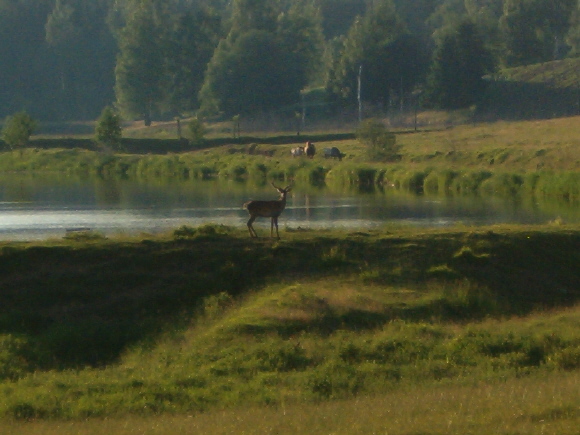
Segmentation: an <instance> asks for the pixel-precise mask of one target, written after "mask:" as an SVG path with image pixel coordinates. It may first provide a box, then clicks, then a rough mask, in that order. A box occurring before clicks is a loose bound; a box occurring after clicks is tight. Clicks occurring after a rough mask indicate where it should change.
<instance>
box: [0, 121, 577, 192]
mask: <svg viewBox="0 0 580 435" xmlns="http://www.w3.org/2000/svg"><path fill="white" fill-rule="evenodd" d="M579 120H580V118H578V117H571V118H560V119H553V120H543V121H522V122H497V123H489V124H476V125H459V126H455V127H453V128H448V129H436V130H432V131H429V130H420V131H394V133H395V136H396V149H397V154H396V155H394V156H391V157H390V158H389V159H388V161H383V162H377V161H369V160H368V149H367V148H365V146H364V145H362V144H361V143H360V142H359V141H358V140H357V139H356V138H354V137H353V135H352V134H342V135H341V134H323V133H319V134H316V135H312V137H313V138H314V139H316V140H318V142H316V144H317V147H318V153H317V155H316V156H315V157H314V159H306V158H292V157H291V154H290V149H291V148H293V147H295V146H297V145H301V144H302V141H303V140H305V138H301V137H294V138H293V137H290V136H274V137H259V138H258V137H255V138H253V141H252V139H251V138H250V137H246V138H244V140H243V141H241V139H240V140H234V139H225V138H218V139H214V140H213V142H212V141H208V142H207V143H206V146H205V147H204V148H202V149H197V150H193V151H183V152H175V153H167V154H165V153H164V154H155V153H148V154H136V153H130V154H128V153H118V154H113V153H110V152H102V151H98V150H87V149H80V148H70V149H64V148H58V147H57V148H50V149H40V148H24V149H20V150H17V151H12V152H10V151H7V152H3V153H1V154H0V171H2V172H14V171H21V172H42V171H44V172H59V173H62V174H69V175H83V176H86V175H97V176H101V177H129V178H133V179H153V178H179V179H206V178H214V177H221V178H229V179H238V180H249V181H251V182H258V183H266V182H267V181H268V180H271V179H276V180H294V181H297V182H301V183H308V184H318V185H320V184H326V185H329V186H341V185H355V186H361V187H364V188H369V187H370V188H378V189H382V188H385V187H395V188H399V189H404V190H410V191H414V192H425V193H429V194H464V193H468V194H472V193H480V194H492V195H513V194H519V193H525V194H536V195H545V196H553V197H557V198H562V199H566V200H569V199H571V200H577V199H578V198H579V197H580V177H579V176H578V173H577V169H578V168H579V167H580V151H579V150H580V143H579V141H580V139H578V138H580V122H579ZM44 141H46V139H44V140H43V139H41V140H39V142H38V145H41V144H43V143H44ZM133 141H134V142H127V143H129V144H135V145H131V146H136V147H138V146H139V145H136V144H138V143H140V141H139V140H137V139H133ZM144 142H147V141H146V140H145V141H144ZM157 142H159V143H160V144H162V143H164V141H163V140H158V141H157ZM239 142H242V143H239ZM63 143H64V142H63ZM32 145H33V146H34V142H33V144H32ZM53 145H54V144H53ZM69 145H70V144H69ZM143 146H145V145H143ZM148 146H149V145H148ZM181 146H183V145H181ZM333 146H336V147H338V148H339V149H340V150H341V152H342V153H343V154H344V155H345V157H344V158H343V159H342V161H338V160H335V159H325V158H324V153H323V148H329V147H333ZM155 147H162V145H152V148H153V149H155Z"/></svg>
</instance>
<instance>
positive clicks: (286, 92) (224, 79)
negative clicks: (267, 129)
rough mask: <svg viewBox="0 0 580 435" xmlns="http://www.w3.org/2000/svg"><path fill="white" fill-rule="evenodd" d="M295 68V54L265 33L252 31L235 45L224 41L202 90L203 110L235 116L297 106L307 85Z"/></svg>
mask: <svg viewBox="0 0 580 435" xmlns="http://www.w3.org/2000/svg"><path fill="white" fill-rule="evenodd" d="M296 68H297V63H296V59H294V55H293V54H292V53H291V52H287V51H286V50H285V48H284V47H283V46H282V45H281V44H280V43H279V41H278V40H277V39H276V37H275V35H274V34H272V33H269V32H266V31H264V30H249V31H246V32H245V33H243V34H242V35H241V36H240V37H239V38H237V39H236V40H235V41H233V42H229V41H222V42H221V43H220V45H219V46H218V48H217V49H216V52H215V54H214V57H213V58H212V60H211V62H210V63H209V65H208V70H207V74H206V79H205V83H204V85H203V87H202V89H201V91H200V99H201V103H202V110H203V112H204V113H215V112H216V111H220V112H223V113H224V114H225V115H226V116H232V115H235V114H239V113H241V114H245V113H255V112H260V111H267V110H272V109H274V108H277V107H279V106H284V105H288V104H295V103H297V102H298V101H299V98H300V90H301V89H302V87H303V86H304V85H305V79H304V77H301V76H300V75H299V74H298V73H297V71H296ZM274 89H275V90H276V91H275V92H273V90H274Z"/></svg>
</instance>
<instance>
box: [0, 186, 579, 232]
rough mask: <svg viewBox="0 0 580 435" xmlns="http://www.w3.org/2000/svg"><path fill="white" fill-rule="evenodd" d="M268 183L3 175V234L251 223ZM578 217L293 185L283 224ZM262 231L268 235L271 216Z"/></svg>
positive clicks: (563, 210)
mask: <svg viewBox="0 0 580 435" xmlns="http://www.w3.org/2000/svg"><path fill="white" fill-rule="evenodd" d="M276 196H277V193H276V191H275V190H274V189H273V188H272V187H271V186H269V185H266V186H262V187H256V186H253V185H250V184H244V183H237V182H223V181H203V182H202V181H187V182H171V183H161V182H159V183H138V182H134V181H126V180H106V181H104V180H94V179H90V180H79V179H77V180H70V179H58V178H56V177H52V178H46V177H32V176H20V177H19V176H10V177H7V176H2V177H1V178H0V240H34V239H44V238H48V237H62V236H64V235H65V234H66V231H67V229H69V230H70V229H77V228H87V229H91V230H94V231H98V232H100V233H103V234H106V235H115V234H139V233H161V232H166V231H168V230H171V229H174V228H177V227H179V226H181V225H191V226H197V225H200V224H204V223H218V224H226V225H232V226H239V227H242V228H245V223H246V221H247V219H248V217H247V216H248V215H247V212H246V211H245V210H243V209H242V204H243V203H244V202H245V201H247V200H249V199H275V198H276ZM554 219H563V220H564V221H565V222H580V207H578V206H572V205H569V204H566V203H559V204H558V203H554V204H542V203H537V202H534V201H532V200H531V199H528V200H527V201H517V200H514V199H501V198H489V197H486V198H481V197H443V196H434V197H429V196H416V195H411V194H402V193H400V192H396V191H394V190H389V191H386V192H372V193H360V192H357V191H355V190H354V189H353V190H351V191H342V192H339V191H333V190H330V189H324V188H323V189H317V188H312V187H309V186H308V187H307V186H304V187H303V188H301V186H295V188H294V190H293V192H292V194H291V196H289V198H288V203H287V206H286V210H285V211H284V213H283V215H282V216H281V218H280V220H279V223H280V226H281V228H283V227H285V226H286V227H291V228H298V227H302V228H328V227H343V228H351V229H364V228H370V227H378V226H382V225H384V224H386V223H397V224H408V225H422V226H448V225H452V224H455V223H459V222H461V223H466V224H476V225H483V224H493V223H546V222H548V221H551V220H554ZM254 225H255V227H256V229H257V231H258V232H259V233H261V234H264V235H266V234H267V233H269V220H268V219H263V218H262V219H258V220H257V221H256V224H254Z"/></svg>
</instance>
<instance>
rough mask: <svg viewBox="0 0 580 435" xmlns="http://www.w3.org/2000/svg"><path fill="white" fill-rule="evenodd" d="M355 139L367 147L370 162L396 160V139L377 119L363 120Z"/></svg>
mask: <svg viewBox="0 0 580 435" xmlns="http://www.w3.org/2000/svg"><path fill="white" fill-rule="evenodd" d="M356 138H357V139H358V141H359V142H360V143H362V144H363V145H365V146H366V147H367V158H368V160H370V161H374V162H382V161H392V160H396V159H397V151H398V150H399V147H398V146H397V137H396V136H395V135H394V134H393V133H391V132H389V131H388V130H387V127H386V126H385V125H384V124H383V123H382V122H380V121H379V120H377V119H374V118H371V119H365V120H364V121H363V122H362V123H361V125H360V126H359V127H358V129H357V131H356Z"/></svg>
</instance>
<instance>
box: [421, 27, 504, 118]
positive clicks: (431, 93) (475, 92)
mask: <svg viewBox="0 0 580 435" xmlns="http://www.w3.org/2000/svg"><path fill="white" fill-rule="evenodd" d="M493 69H494V61H493V58H492V57H491V54H490V52H489V51H488V50H487V48H486V47H485V45H484V43H483V41H482V40H481V38H480V36H479V34H478V30H477V27H476V26H475V25H474V24H473V23H472V22H470V21H464V22H462V23H460V24H459V25H457V26H456V27H454V28H452V29H450V30H449V31H448V32H447V33H446V34H445V36H444V37H443V38H442V40H441V41H440V43H439V45H438V46H437V48H436V50H435V54H434V60H433V63H432V65H431V71H430V72H429V77H428V81H427V89H426V92H425V97H424V98H425V101H426V102H427V104H429V105H430V106H432V107H435V108H439V109H461V108H466V107H469V106H471V105H473V104H476V103H477V102H479V101H480V100H481V98H482V96H483V94H484V91H485V88H486V82H485V80H484V78H483V76H484V75H485V74H486V73H489V72H492V71H493Z"/></svg>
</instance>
